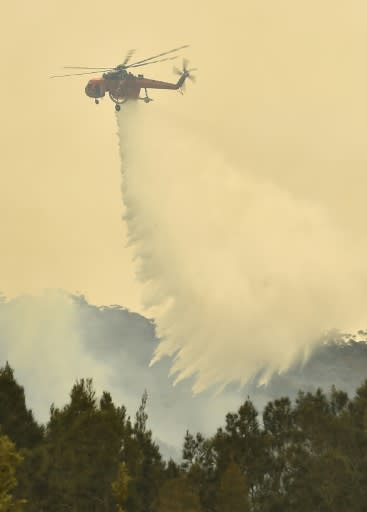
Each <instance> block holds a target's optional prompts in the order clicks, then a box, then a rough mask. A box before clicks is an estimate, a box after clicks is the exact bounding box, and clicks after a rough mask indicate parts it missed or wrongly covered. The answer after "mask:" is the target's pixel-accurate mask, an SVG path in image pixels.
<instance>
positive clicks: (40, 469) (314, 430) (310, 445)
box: [0, 364, 367, 512]
mask: <svg viewBox="0 0 367 512" xmlns="http://www.w3.org/2000/svg"><path fill="white" fill-rule="evenodd" d="M147 401H148V403H149V390H148V392H145V393H144V394H143V396H142V398H141V404H140V407H139V408H138V410H137V411H136V413H135V415H134V416H133V417H131V416H130V411H127V409H126V408H125V406H124V405H123V404H115V403H114V401H113V399H112V397H111V395H110V394H109V393H108V392H107V391H105V392H104V393H103V394H102V396H101V397H99V398H98V397H97V396H96V393H95V391H94V388H93V382H92V380H91V379H80V380H78V381H77V382H75V384H74V386H73V387H72V390H71V392H70V397H69V401H68V403H67V404H66V405H65V406H64V407H62V408H56V407H55V406H52V407H51V410H50V417H49V420H48V422H47V424H46V425H45V426H44V427H43V426H40V425H38V424H37V422H36V421H35V419H34V417H33V414H32V412H31V411H30V410H28V409H27V405H26V402H25V393H24V389H23V388H22V387H21V386H20V385H19V384H18V382H17V380H16V377H15V373H14V370H13V369H12V368H11V367H10V366H9V364H6V365H5V366H4V367H3V368H1V369H0V426H1V434H0V468H1V478H0V510H2V511H5V512H10V511H14V512H18V511H20V510H24V511H25V512H26V511H29V512H36V511H37V512H38V511H40V510H42V511H43V512H47V511H50V512H51V511H60V512H61V511H63V512H65V511H68V510H70V511H73V512H74V511H75V512H77V511H78V512H83V511H85V512H87V511H88V512H89V511H91V510H93V511H95V512H110V511H111V512H112V511H115V510H118V512H122V511H125V512H158V511H159V512H166V511H167V512H176V511H177V512H181V511H182V512H184V511H190V512H196V511H197V512H223V511H224V512H237V511H238V512H240V511H241V512H245V511H254V512H255V511H256V512H257V511H259V512H260V511H261V512H264V511H265V512H276V511H282V512H288V511H289V512H291V511H292V512H297V511H302V512H315V511H318V510H319V511H323V512H329V511H330V512H339V511H340V512H345V511H347V510H348V511H349V510H350V511H353V512H364V511H366V510H367V380H366V381H365V382H364V384H362V386H360V387H359V388H358V389H357V391H356V393H355V394H354V396H352V397H349V396H348V394H347V393H346V392H345V391H343V390H337V389H335V388H332V389H325V390H321V389H318V390H316V391H315V392H309V391H308V392H302V391H300V392H299V393H298V394H297V397H296V399H295V400H294V401H291V400H290V399H289V398H288V397H286V396H284V397H282V398H280V399H276V400H273V401H269V402H268V403H267V405H266V407H265V409H264V411H263V414H262V417H260V415H259V414H258V411H257V410H256V408H255V406H254V404H253V403H252V402H251V401H250V400H246V401H244V402H243V403H242V404H241V405H240V407H239V408H238V409H237V410H236V411H234V412H229V413H228V414H227V415H226V416H225V418H223V424H222V426H220V425H218V428H217V430H216V432H215V434H214V435H213V436H210V437H207V436H204V435H203V434H202V433H200V432H199V433H190V432H189V431H187V432H186V435H185V437H184V439H182V461H181V462H180V463H178V462H174V461H172V460H168V461H167V460H164V458H163V457H162V456H161V453H160V449H159V447H158V446H157V445H156V444H155V442H154V441H153V433H152V432H151V430H150V429H149V419H148V414H147Z"/></svg>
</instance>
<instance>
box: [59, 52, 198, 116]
mask: <svg viewBox="0 0 367 512" xmlns="http://www.w3.org/2000/svg"><path fill="white" fill-rule="evenodd" d="M187 47H188V45H185V46H180V47H178V48H173V49H172V50H169V51H167V52H163V53H159V54H158V55H153V57H148V58H147V59H143V60H139V61H137V62H133V63H132V64H129V62H130V59H131V57H132V56H133V54H134V52H135V51H134V50H130V51H129V52H128V54H127V55H126V57H125V59H124V61H123V62H122V64H119V65H118V66H116V67H114V68H102V67H101V68H90V67H77V66H65V67H64V69H80V70H81V69H83V70H86V69H88V70H90V71H87V72H85V71H83V72H82V73H71V74H67V75H54V76H51V77H50V78H62V77H69V76H79V75H90V74H97V73H103V74H102V77H99V78H93V79H91V80H89V82H88V83H87V85H86V87H85V93H86V95H87V96H89V97H90V98H94V101H95V103H96V105H98V104H99V100H100V98H103V97H104V96H105V95H106V93H108V94H109V97H110V98H111V100H112V101H113V102H114V103H115V110H116V111H117V112H118V111H119V110H120V108H121V105H122V104H123V103H125V102H126V101H128V100H143V101H144V102H145V103H149V102H150V101H153V99H152V98H150V97H149V96H148V91H147V89H171V90H179V91H181V92H182V88H183V86H184V83H185V80H186V79H187V78H189V79H190V80H192V81H193V82H194V81H195V77H193V76H192V75H191V72H192V71H195V69H196V68H195V69H194V68H192V69H188V61H187V60H186V59H184V60H183V65H182V70H179V69H177V68H174V71H175V73H176V74H177V75H179V79H178V81H177V82H176V83H170V82H162V81H159V80H152V79H150V78H145V77H144V75H134V74H133V73H131V72H130V71H128V69H134V68H139V67H142V66H148V65H149V64H155V63H157V62H163V61H166V60H173V59H176V58H177V56H175V57H172V56H171V57H165V58H164V59H162V58H160V57H164V56H166V55H169V54H171V53H174V52H177V51H179V50H182V49H183V48H187ZM154 59H157V60H154ZM141 89H144V91H145V96H143V97H141V96H140V91H141Z"/></svg>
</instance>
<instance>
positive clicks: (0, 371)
mask: <svg viewBox="0 0 367 512" xmlns="http://www.w3.org/2000/svg"><path fill="white" fill-rule="evenodd" d="M0 426H1V430H2V432H3V434H6V435H7V436H8V437H9V438H10V439H11V440H12V441H13V442H14V443H15V444H16V446H17V448H18V449H19V448H33V447H34V446H36V445H37V444H39V443H40V442H41V441H42V438H43V428H42V427H40V426H39V425H38V424H37V423H36V421H35V420H34V418H33V413H32V411H31V410H28V409H27V407H26V403H25V395H24V388H23V387H22V386H20V385H19V384H18V383H17V381H16V380H15V378H14V371H13V369H12V368H11V367H10V366H9V364H8V363H6V365H5V366H4V367H3V368H0Z"/></svg>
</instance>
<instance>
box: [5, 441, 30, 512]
mask: <svg viewBox="0 0 367 512" xmlns="http://www.w3.org/2000/svg"><path fill="white" fill-rule="evenodd" d="M21 462H22V457H21V455H20V454H19V453H18V452H17V450H16V448H15V444H14V443H13V442H12V441H11V440H10V439H9V438H8V437H7V436H0V510H1V512H20V511H21V510H22V509H23V505H24V504H25V500H17V499H15V498H14V496H13V491H14V489H15V488H16V486H17V475H16V473H17V468H18V466H19V465H20V464H21Z"/></svg>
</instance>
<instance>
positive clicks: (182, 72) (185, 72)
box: [173, 59, 197, 90]
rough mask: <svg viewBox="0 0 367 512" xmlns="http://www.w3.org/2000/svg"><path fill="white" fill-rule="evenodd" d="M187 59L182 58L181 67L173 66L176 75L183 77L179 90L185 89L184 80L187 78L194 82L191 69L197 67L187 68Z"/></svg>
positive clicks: (193, 69)
mask: <svg viewBox="0 0 367 512" xmlns="http://www.w3.org/2000/svg"><path fill="white" fill-rule="evenodd" d="M188 66H189V61H188V60H187V59H183V61H182V69H178V68H176V67H174V68H173V72H174V73H175V74H176V75H178V76H179V77H180V78H182V79H183V82H182V85H181V87H180V89H181V90H185V80H186V78H188V79H189V80H191V82H193V83H195V82H196V76H193V75H192V74H191V72H192V71H196V70H197V68H190V69H189V67H188Z"/></svg>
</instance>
